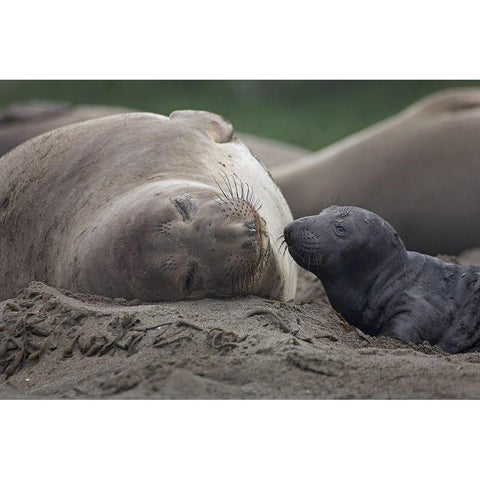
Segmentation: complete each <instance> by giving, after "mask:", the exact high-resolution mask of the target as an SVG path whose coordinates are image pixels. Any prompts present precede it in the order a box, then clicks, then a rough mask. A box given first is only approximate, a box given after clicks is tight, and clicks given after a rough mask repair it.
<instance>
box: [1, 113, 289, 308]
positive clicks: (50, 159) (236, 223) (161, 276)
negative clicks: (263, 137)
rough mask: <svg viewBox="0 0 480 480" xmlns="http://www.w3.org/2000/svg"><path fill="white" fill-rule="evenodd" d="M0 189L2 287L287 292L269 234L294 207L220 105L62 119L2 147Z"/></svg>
mask: <svg viewBox="0 0 480 480" xmlns="http://www.w3.org/2000/svg"><path fill="white" fill-rule="evenodd" d="M0 191H1V192H5V194H4V198H3V202H2V199H0V204H2V205H3V209H2V210H1V211H0V222H3V225H4V227H5V230H6V231H8V232H9V234H8V235H7V236H3V237H0V259H1V260H0V266H1V269H0V273H1V274H2V276H3V278H5V279H6V281H5V285H4V286H3V291H2V294H1V295H0V296H3V297H4V298H5V296H8V295H9V294H10V293H13V292H14V291H15V290H16V289H17V288H20V287H21V286H24V285H25V284H26V283H28V282H29V281H31V280H33V279H36V280H41V281H44V282H46V283H49V284H52V285H54V286H57V287H62V288H67V289H69V290H74V291H80V292H85V293H92V294H99V295H104V296H109V297H124V298H139V299H141V300H146V301H159V300H182V299H198V298H202V297H224V296H231V295H238V294H254V295H259V296H264V297H271V298H278V299H288V298H293V295H294V293H295V287H296V269H295V266H294V265H293V264H292V262H291V261H289V260H288V259H287V258H284V257H282V256H281V255H279V253H278V244H277V241H276V239H277V238H278V236H279V234H280V233H281V231H282V229H283V225H284V224H285V223H287V222H288V221H290V220H291V219H292V217H291V214H290V210H289V208H288V206H287V204H286V201H285V200H284V198H283V197H282V195H281V193H280V191H279V189H278V187H277V186H276V184H275V183H274V182H273V180H272V179H271V177H270V176H269V174H268V172H267V171H266V170H265V168H264V167H263V166H262V165H261V164H260V163H259V162H258V161H257V160H256V159H255V158H254V157H253V156H252V155H251V154H250V152H249V150H248V149H247V148H246V147H245V145H244V144H243V143H241V142H240V141H238V140H237V139H236V138H235V136H234V132H233V128H232V125H231V124H230V123H229V122H228V121H226V120H225V119H223V118H222V117H220V116H219V115H215V114H212V113H208V112H197V111H179V112H174V113H173V114H171V115H170V117H163V116H161V115H154V114H146V113H135V114H123V115H116V116H111V117H106V118H101V119H98V120H92V121H88V122H82V123H78V124H75V125H71V126H68V127H64V128H60V129H58V130H55V131H52V132H49V133H46V134H44V135H42V136H40V137H36V138H34V139H32V140H30V141H28V142H26V143H24V144H22V145H20V146H19V147H17V148H16V149H14V150H13V151H12V152H10V153H9V154H7V155H6V156H4V157H3V158H2V160H1V161H0ZM5 230H4V231H5Z"/></svg>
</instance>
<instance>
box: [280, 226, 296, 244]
mask: <svg viewBox="0 0 480 480" xmlns="http://www.w3.org/2000/svg"><path fill="white" fill-rule="evenodd" d="M294 223H295V222H290V223H289V224H288V225H287V226H286V227H285V228H284V229H283V237H284V238H285V241H286V242H287V244H289V243H290V241H291V239H292V234H293V229H294V228H295V226H294Z"/></svg>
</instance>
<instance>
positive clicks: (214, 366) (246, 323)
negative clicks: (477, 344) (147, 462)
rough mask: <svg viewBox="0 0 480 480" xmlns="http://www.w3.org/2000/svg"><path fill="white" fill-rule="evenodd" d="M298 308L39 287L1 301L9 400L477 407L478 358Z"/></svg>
mask: <svg viewBox="0 0 480 480" xmlns="http://www.w3.org/2000/svg"><path fill="white" fill-rule="evenodd" d="M300 285H301V288H300V292H301V294H300V297H299V300H302V297H303V300H310V301H311V300H312V296H313V297H315V298H316V300H315V301H314V302H313V303H308V304H302V303H282V302H276V301H271V300H266V299H262V298H257V297H246V298H237V299H231V300H211V299H205V300H200V301H189V302H176V303H163V304H150V305H146V304H141V305H135V302H127V301H125V300H121V299H116V300H109V299H106V298H100V297H92V296H86V295H78V294H71V293H69V292H63V291H62V292H61V291H59V290H56V289H54V288H51V287H49V286H47V285H44V284H42V283H38V282H35V283H32V284H31V285H30V286H29V287H28V288H26V289H25V290H23V291H21V292H20V293H19V294H18V296H17V297H16V298H14V299H11V300H7V301H3V302H1V303H0V314H1V320H0V397H2V398H478V397H479V396H480V368H479V366H478V365H477V363H480V353H470V354H462V355H455V356H452V355H447V354H445V353H443V352H441V351H440V350H438V349H437V348H433V347H431V346H429V345H427V344H425V345H420V346H418V347H414V346H409V345H405V344H402V343H400V342H398V341H396V340H393V339H387V338H372V337H369V336H367V335H364V334H363V333H361V332H359V331H358V330H356V329H354V328H352V327H351V326H349V325H348V324H346V323H345V322H343V321H342V320H341V319H340V318H339V317H338V316H337V315H336V314H335V312H333V310H332V309H331V308H330V307H329V305H328V303H327V302H326V301H325V299H324V296H323V297H322V290H321V286H320V284H319V282H318V281H314V280H313V279H312V278H311V277H309V276H308V275H307V274H302V281H301V283H300Z"/></svg>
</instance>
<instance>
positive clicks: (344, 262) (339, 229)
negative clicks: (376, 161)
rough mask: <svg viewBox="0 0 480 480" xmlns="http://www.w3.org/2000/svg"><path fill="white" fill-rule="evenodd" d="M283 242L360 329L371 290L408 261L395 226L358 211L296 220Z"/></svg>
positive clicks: (342, 210)
mask: <svg viewBox="0 0 480 480" xmlns="http://www.w3.org/2000/svg"><path fill="white" fill-rule="evenodd" d="M284 237H285V241H286V243H287V245H288V251H289V252H290V254H291V256H292V257H293V259H294V260H295V261H296V262H297V263H298V264H299V265H300V266H301V267H303V268H305V269H307V270H309V271H311V272H312V273H314V274H315V275H316V276H317V277H318V278H319V279H320V280H321V281H322V283H323V286H324V287H325V291H326V293H327V296H328V298H329V300H330V303H331V304H332V306H333V308H335V310H337V311H338V312H340V313H341V314H342V315H344V316H345V318H346V319H347V320H349V321H351V322H352V323H354V324H357V325H359V324H361V323H360V322H361V318H362V315H363V312H364V309H365V308H366V307H367V305H368V299H369V295H371V293H372V287H373V286H374V285H375V284H378V282H382V279H386V278H388V277H389V276H392V275H394V274H395V273H397V271H398V269H399V268H401V266H402V265H403V264H404V262H405V261H406V259H407V251H406V250H405V247H404V246H403V243H402V241H401V240H400V238H399V236H398V235H397V233H396V231H395V230H394V229H393V227H392V226H391V225H390V224H389V223H388V222H386V221H385V220H383V219H382V218H381V217H379V216H378V215H376V214H375V213H372V212H370V211H368V210H364V209H362V208H357V207H339V206H332V207H329V208H326V209H325V210H323V211H322V212H320V214H319V215H316V216H310V217H303V218H300V219H298V220H295V221H294V222H291V223H289V224H288V225H287V226H286V227H285V230H284ZM366 331H368V329H366Z"/></svg>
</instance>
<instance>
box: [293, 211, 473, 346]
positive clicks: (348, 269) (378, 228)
mask: <svg viewBox="0 0 480 480" xmlns="http://www.w3.org/2000/svg"><path fill="white" fill-rule="evenodd" d="M284 235H285V241H286V243H287V245H288V250H289V252H290V254H291V255H292V257H293V258H294V259H295V261H296V262H297V263H298V264H299V265H300V266H301V267H303V268H306V269H307V270H309V271H311V272H312V273H314V274H315V275H316V276H317V277H318V278H319V279H320V280H321V282H322V283H323V286H324V287H325V291H326V293H327V296H328V298H329V300H330V303H331V305H332V306H333V308H334V309H335V310H336V311H338V312H339V313H340V314H341V315H342V316H343V317H344V318H345V319H346V320H347V321H348V322H349V323H351V324H352V325H354V326H356V327H358V328H360V329H361V330H363V331H364V332H366V333H368V334H369V335H387V336H390V337H394V338H397V339H399V340H402V341H403V342H407V343H408V342H412V343H414V344H419V343H421V342H423V341H428V342H429V343H430V344H432V345H438V346H439V347H440V348H442V349H443V350H444V351H446V352H448V353H460V352H467V351H475V350H479V349H480V267H474V266H463V267H460V266H457V265H453V264H450V263H446V262H443V261H441V260H439V259H438V258H434V257H430V256H428V255H422V254H420V253H416V252H409V251H407V250H406V249H405V247H404V245H403V242H402V240H401V239H400V238H399V236H398V234H397V233H396V231H395V230H394V229H393V227H392V226H391V225H390V224H389V223H387V222H386V221H385V220H383V219H382V218H381V217H379V216H378V215H376V214H374V213H372V212H370V211H368V210H364V209H361V208H357V207H338V206H333V207H329V208H326V209H325V210H323V211H322V212H321V213H320V214H319V215H316V216H309V217H304V218H300V219H298V220H295V221H294V222H291V223H289V224H288V225H287V226H286V228H285V231H284Z"/></svg>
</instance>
